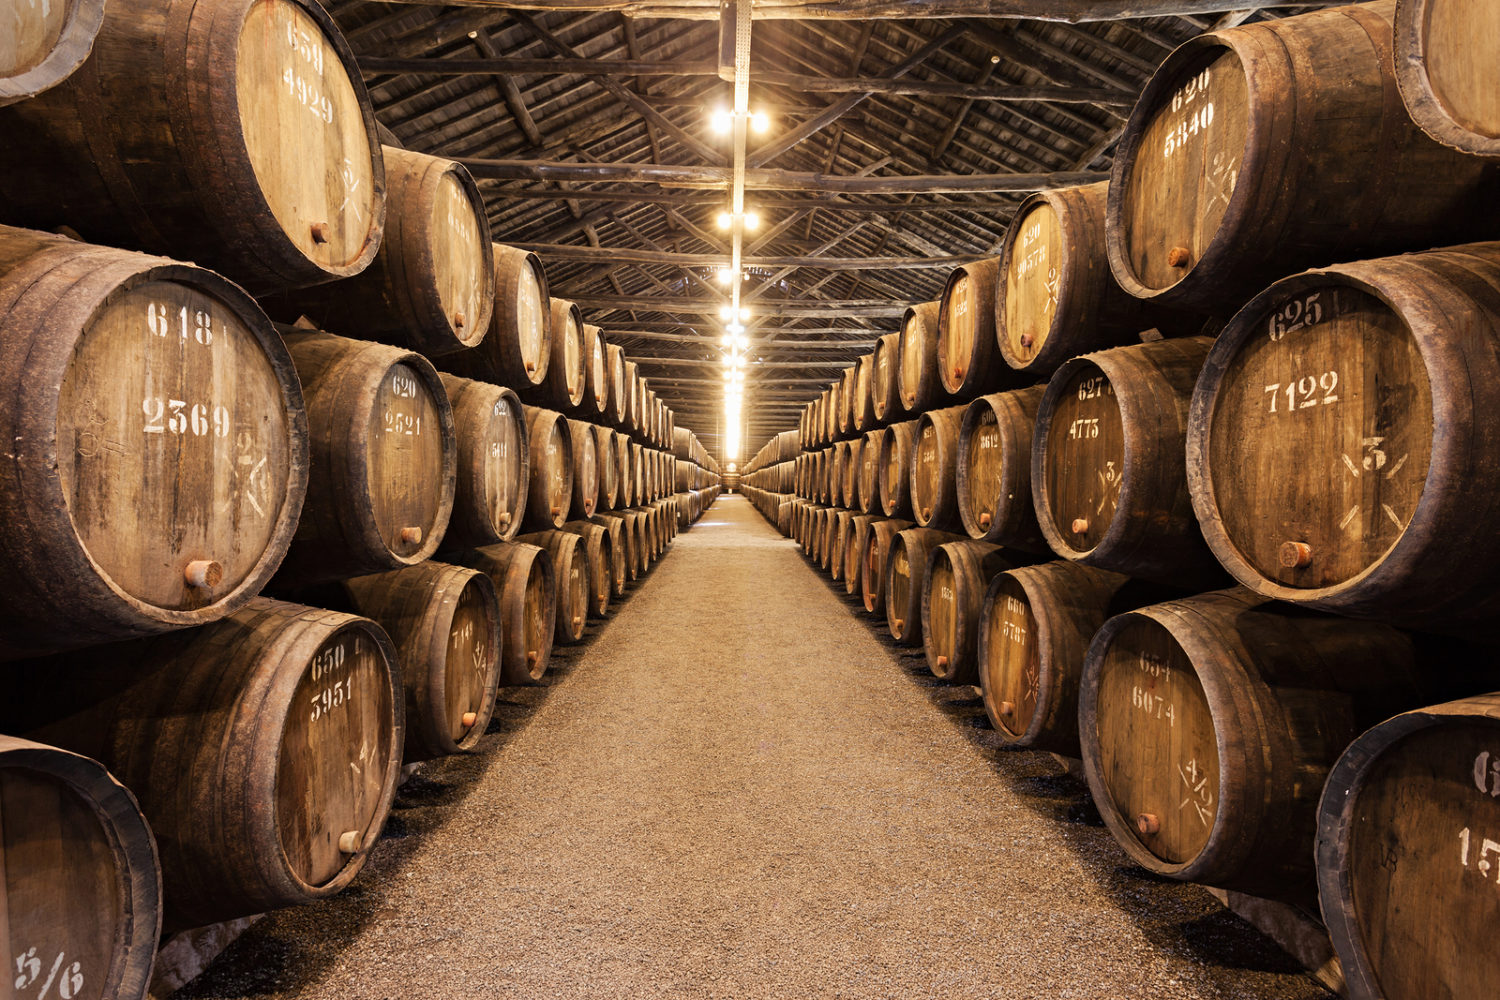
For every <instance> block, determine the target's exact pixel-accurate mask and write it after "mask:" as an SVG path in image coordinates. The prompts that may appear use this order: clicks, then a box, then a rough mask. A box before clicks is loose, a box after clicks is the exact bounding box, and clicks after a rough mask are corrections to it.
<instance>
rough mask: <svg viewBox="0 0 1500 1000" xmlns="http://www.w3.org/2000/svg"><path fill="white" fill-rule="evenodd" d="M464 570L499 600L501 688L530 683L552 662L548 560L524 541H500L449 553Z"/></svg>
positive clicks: (553, 598)
mask: <svg viewBox="0 0 1500 1000" xmlns="http://www.w3.org/2000/svg"><path fill="white" fill-rule="evenodd" d="M444 558H445V559H452V560H453V561H455V562H457V563H460V564H461V565H464V566H469V567H471V568H473V569H477V570H479V571H480V572H482V573H484V574H485V575H486V576H488V577H489V578H490V582H491V583H493V584H494V585H495V594H496V596H497V597H499V599H500V683H501V684H502V685H507V686H514V685H520V684H535V683H537V682H539V681H540V680H541V679H542V677H543V675H545V674H546V673H547V665H548V663H549V662H550V661H551V659H552V633H553V629H554V627H555V625H556V620H557V587H556V585H555V583H554V579H555V576H554V573H553V571H552V558H551V557H550V556H548V555H547V552H546V550H545V549H542V548H540V547H538V546H536V545H527V544H525V543H524V542H519V541H515V542H501V543H499V544H498V545H486V546H485V547H483V548H480V549H469V550H464V551H462V552H455V553H449V554H448V555H446V556H444Z"/></svg>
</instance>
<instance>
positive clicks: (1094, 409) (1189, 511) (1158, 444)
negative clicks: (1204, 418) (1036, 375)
mask: <svg viewBox="0 0 1500 1000" xmlns="http://www.w3.org/2000/svg"><path fill="white" fill-rule="evenodd" d="M1211 343H1212V341H1210V340H1209V338H1207V337H1183V338H1180V339H1176V340H1163V341H1158V342H1156V343H1151V344H1137V345H1135V346H1133V347H1116V348H1113V349H1112V350H1108V351H1100V352H1098V353H1097V354H1087V355H1084V356H1083V357H1081V358H1074V359H1073V360H1072V361H1069V362H1068V363H1067V364H1065V365H1063V366H1062V367H1061V368H1059V369H1058V370H1057V372H1056V374H1054V375H1053V376H1052V380H1051V381H1050V382H1049V383H1048V384H1047V391H1046V393H1045V394H1044V395H1043V396H1042V401H1041V404H1040V406H1039V407H1038V409H1037V422H1036V431H1035V437H1034V438H1033V441H1032V449H1031V491H1032V498H1033V502H1034V504H1035V508H1036V516H1037V521H1038V523H1039V525H1040V527H1041V529H1042V534H1043V536H1044V537H1045V538H1046V539H1047V544H1048V545H1050V546H1051V547H1052V550H1053V551H1054V552H1056V553H1057V554H1058V555H1059V556H1061V557H1062V558H1064V559H1071V560H1074V561H1075V562H1082V563H1084V564H1086V565H1089V566H1097V567H1099V568H1100V569H1108V570H1113V571H1115V572H1117V573H1125V574H1127V575H1129V576H1135V577H1141V578H1144V579H1149V580H1155V581H1157V582H1160V583H1164V584H1168V585H1171V586H1179V587H1184V588H1188V589H1199V590H1201V589H1207V588H1210V587H1213V586H1215V585H1221V581H1223V580H1224V571H1223V569H1222V568H1221V567H1220V566H1219V564H1218V562H1217V560H1215V559H1214V557H1213V553H1211V552H1210V551H1209V549H1208V546H1207V545H1206V544H1205V543H1204V541H1203V534H1202V531H1201V530H1200V528H1199V526H1198V520H1197V518H1196V517H1194V516H1193V504H1192V500H1191V498H1190V497H1189V495H1188V483H1187V470H1186V463H1185V452H1186V446H1187V406H1188V402H1189V400H1190V399H1191V398H1192V392H1193V385H1194V382H1195V380H1196V379H1197V377H1198V372H1199V370H1200V369H1201V368H1202V366H1203V360H1204V358H1205V357H1207V355H1208V349H1209V346H1210V345H1211Z"/></svg>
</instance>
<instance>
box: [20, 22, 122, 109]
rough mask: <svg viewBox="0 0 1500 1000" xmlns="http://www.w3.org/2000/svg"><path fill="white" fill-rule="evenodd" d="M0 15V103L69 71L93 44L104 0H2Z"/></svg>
mask: <svg viewBox="0 0 1500 1000" xmlns="http://www.w3.org/2000/svg"><path fill="white" fill-rule="evenodd" d="M0 20H5V21H8V22H10V23H9V30H8V31H7V32H6V33H5V34H4V35H3V36H0V106H3V105H6V104H12V103H14V102H16V101H20V100H25V99H26V98H28V97H34V96H36V95H37V94H39V93H41V92H42V91H44V90H46V89H48V88H49V87H54V86H56V85H57V84H59V83H61V82H62V81H63V80H66V79H67V78H68V77H69V76H71V75H72V74H73V73H74V72H75V71H76V70H77V69H78V67H79V66H80V65H82V64H83V61H84V60H85V59H87V58H88V55H89V52H90V51H91V50H92V49H93V47H94V36H95V35H97V34H98V33H99V25H100V24H101V23H102V22H103V20H104V0H59V2H58V3H50V2H49V3H39V2H37V0H5V3H3V4H0Z"/></svg>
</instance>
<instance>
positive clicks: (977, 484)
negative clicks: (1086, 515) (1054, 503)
mask: <svg viewBox="0 0 1500 1000" xmlns="http://www.w3.org/2000/svg"><path fill="white" fill-rule="evenodd" d="M1046 391H1047V390H1046V386H1040V385H1036V386H1032V387H1030V388H1028V389H1014V390H1011V391H1010V392H997V393H993V394H991V395H988V396H981V397H979V398H978V399H976V400H974V402H972V403H970V404H969V405H968V406H967V407H966V408H965V409H964V414H963V422H962V425H961V426H960V428H959V432H958V447H957V467H956V477H957V478H956V483H955V493H956V496H957V499H958V516H959V520H960V521H961V522H962V523H963V526H964V530H965V531H966V532H968V534H969V537H970V538H974V539H977V540H979V541H984V542H991V543H993V544H995V545H1007V546H1015V547H1016V548H1019V549H1024V550H1026V551H1027V552H1047V551H1049V550H1048V548H1047V541H1046V539H1045V538H1043V537H1042V529H1041V528H1040V527H1039V526H1038V525H1037V520H1036V508H1035V507H1034V506H1033V505H1032V501H1031V441H1032V433H1033V431H1034V430H1035V428H1036V414H1037V408H1038V407H1039V406H1040V405H1041V402H1042V395H1043V394H1044V393H1045V392H1046Z"/></svg>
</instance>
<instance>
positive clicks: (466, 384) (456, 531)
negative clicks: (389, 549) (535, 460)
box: [441, 375, 531, 547]
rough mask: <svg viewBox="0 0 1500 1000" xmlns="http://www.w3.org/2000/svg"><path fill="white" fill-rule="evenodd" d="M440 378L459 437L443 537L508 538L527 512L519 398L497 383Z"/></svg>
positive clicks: (454, 542) (468, 541) (454, 541)
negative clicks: (452, 490) (451, 509)
mask: <svg viewBox="0 0 1500 1000" xmlns="http://www.w3.org/2000/svg"><path fill="white" fill-rule="evenodd" d="M441 378H442V380H443V389H444V390H445V391H446V392H447V394H448V403H449V405H450V406H452V408H453V427H454V431H455V435H456V437H457V441H458V471H457V477H456V479H455V484H456V487H455V491H454V496H453V516H452V517H451V518H449V521H448V531H447V533H446V534H445V535H444V536H443V542H444V544H445V545H447V546H449V547H463V546H468V547H473V546H476V545H493V544H495V543H496V542H507V541H510V540H511V539H512V538H514V537H515V536H516V532H518V531H520V530H521V519H522V518H523V517H524V516H525V514H526V495H527V487H528V485H529V480H530V471H531V468H530V459H529V457H528V453H527V442H526V419H525V414H524V412H523V411H522V409H521V401H520V399H518V398H517V397H516V394H515V393H514V392H512V391H511V390H509V389H505V388H502V387H500V386H497V385H490V384H488V383H485V382H475V381H472V380H470V379H464V378H459V377H458V376H456V375H443V376H441Z"/></svg>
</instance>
